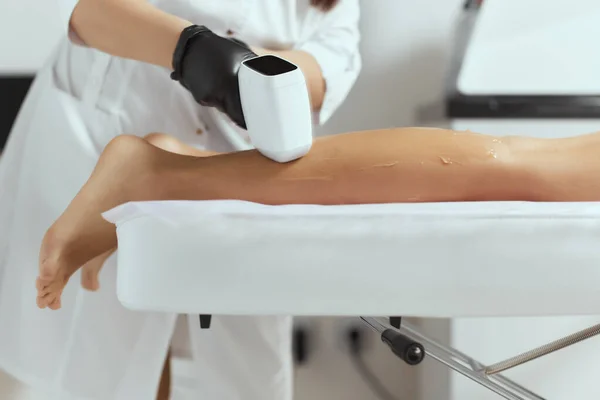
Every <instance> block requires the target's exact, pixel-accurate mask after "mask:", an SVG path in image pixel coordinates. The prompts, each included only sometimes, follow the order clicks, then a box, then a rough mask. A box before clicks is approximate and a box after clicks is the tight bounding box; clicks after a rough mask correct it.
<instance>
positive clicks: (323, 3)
mask: <svg viewBox="0 0 600 400" xmlns="http://www.w3.org/2000/svg"><path fill="white" fill-rule="evenodd" d="M338 2H339V0H310V5H311V6H313V7H317V8H318V9H320V10H321V11H331V10H332V9H333V7H335V6H336V5H337V3H338Z"/></svg>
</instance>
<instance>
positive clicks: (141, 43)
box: [71, 0, 191, 68]
mask: <svg viewBox="0 0 600 400" xmlns="http://www.w3.org/2000/svg"><path fill="white" fill-rule="evenodd" d="M189 25H191V23H190V22H189V21H186V20H184V19H181V18H179V17H176V16H173V15H170V14H167V13H165V12H163V11H161V10H159V9H157V8H156V7H154V6H153V5H151V4H150V3H148V2H146V1H145V0H79V2H78V4H77V6H76V7H75V10H74V11H73V14H72V17H71V28H72V29H73V30H74V32H75V33H76V34H77V35H78V36H79V37H80V38H81V40H82V41H83V42H84V43H85V44H86V45H87V46H89V47H93V48H96V49H98V50H101V51H103V52H106V53H109V54H111V55H115V56H118V57H123V58H131V59H134V60H138V61H143V62H147V63H151V64H156V65H160V66H163V67H167V68H172V62H173V52H174V50H175V46H176V44H177V41H178V39H179V35H180V34H181V31H182V30H183V29H184V28H185V27H187V26H189Z"/></svg>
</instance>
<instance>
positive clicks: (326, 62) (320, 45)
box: [298, 0, 362, 125]
mask: <svg viewBox="0 0 600 400" xmlns="http://www.w3.org/2000/svg"><path fill="white" fill-rule="evenodd" d="M359 19H360V6H359V0H342V1H340V2H339V3H338V5H337V6H336V7H335V8H334V9H333V10H331V11H329V13H327V14H326V15H325V18H324V19H323V20H322V21H321V27H319V28H318V29H317V30H316V32H315V34H314V35H312V36H311V37H309V38H307V40H306V41H305V42H304V43H300V44H299V46H298V49H299V50H303V51H306V52H307V53H310V54H311V55H312V56H313V57H315V59H316V60H317V62H318V63H319V66H320V67H321V71H322V73H323V77H324V78H325V83H326V93H325V98H324V100H323V105H322V107H321V110H320V111H319V113H318V115H317V122H318V123H319V125H323V124H324V123H325V122H327V120H328V119H329V118H330V117H331V116H332V115H333V113H334V111H335V110H336V109H337V108H338V107H339V106H340V105H341V104H342V102H343V101H344V100H345V99H346V96H347V95H348V93H349V92H350V89H352V86H353V85H354V83H355V82H356V78H357V77H358V74H359V73H360V70H361V67H362V60H361V56H360V51H359V42H360V32H359V28H358V22H359Z"/></svg>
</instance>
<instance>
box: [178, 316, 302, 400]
mask: <svg viewBox="0 0 600 400" xmlns="http://www.w3.org/2000/svg"><path fill="white" fill-rule="evenodd" d="M188 324H189V329H190V340H191V343H192V352H193V359H194V361H193V367H192V368H193V369H194V371H193V374H194V378H195V384H196V388H195V389H196V391H195V395H196V396H197V398H207V399H222V400H237V399H244V400H291V399H292V397H293V359H292V318H291V317H236V316H217V315H215V316H214V317H213V320H212V325H211V328H210V329H200V326H199V324H198V316H197V315H190V316H189V320H188Z"/></svg>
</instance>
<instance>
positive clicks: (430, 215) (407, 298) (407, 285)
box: [103, 200, 600, 400]
mask: <svg viewBox="0 0 600 400" xmlns="http://www.w3.org/2000/svg"><path fill="white" fill-rule="evenodd" d="M103 216H104V218H105V219H106V220H108V221H110V222H112V223H114V224H115V225H116V227H117V235H118V245H119V252H118V272H117V274H118V278H117V291H118V297H119V300H120V301H121V302H122V304H123V305H124V306H126V307H128V308H130V309H132V310H142V311H158V312H175V313H181V314H198V315H200V316H201V318H200V320H201V325H202V327H204V328H208V327H209V326H210V316H211V315H293V316H354V317H359V318H361V319H362V321H363V322H364V323H365V324H367V325H368V326H369V327H370V328H371V329H373V330H374V331H376V332H377V333H379V334H380V336H381V339H382V341H383V342H385V343H386V344H387V345H388V346H389V347H390V348H391V350H392V351H393V352H394V354H396V355H397V356H398V357H400V358H401V359H402V360H404V361H405V362H406V363H408V364H410V365H417V364H419V363H420V362H421V361H422V360H423V358H424V357H430V358H432V359H435V360H437V361H439V362H441V363H442V364H444V365H446V366H447V367H449V368H451V369H452V370H454V371H456V372H458V373H460V374H462V375H464V376H465V377H467V378H470V379H471V380H473V381H475V382H477V383H479V384H480V385H483V386H484V387H485V388H488V389H489V390H491V391H493V392H495V393H496V394H498V395H500V396H501V397H503V398H505V399H510V400H532V399H535V400H540V399H542V397H541V396H539V395H536V394H535V393H533V392H532V391H529V390H527V389H526V388H524V387H523V386H521V385H519V384H517V383H516V382H514V381H513V380H511V379H509V378H507V377H505V376H504V375H503V374H502V372H504V371H506V370H508V369H510V368H514V367H516V366H518V365H521V364H523V363H525V362H528V361H531V360H533V359H536V358H539V357H541V356H544V355H546V354H549V353H551V352H554V351H556V350H559V349H562V348H564V347H567V346H570V345H572V344H575V343H577V342H580V341H582V340H584V339H587V338H590V337H592V336H595V335H597V334H598V333H600V324H598V325H596V326H592V327H590V328H588V329H585V330H582V331H579V332H575V333H573V334H572V335H570V336H568V337H564V338H557V340H556V341H555V342H552V343H549V344H547V345H544V346H541V347H539V348H536V349H533V350H531V351H529V352H526V353H522V354H519V355H517V356H515V357H513V358H511V359H508V360H504V361H499V362H498V363H496V364H493V365H483V364H482V363H480V362H478V361H477V360H475V359H473V358H472V357H469V356H468V355H466V354H464V353H462V352H460V351H458V350H456V349H453V348H451V347H450V346H447V345H444V344H443V343H439V342H438V341H436V340H433V339H431V338H429V337H427V336H426V335H424V334H422V333H420V332H419V331H418V330H417V329H416V328H415V327H414V326H412V325H410V324H409V323H407V322H406V321H405V319H403V318H402V317H431V318H460V317H508V316H566V315H597V314H600V301H598V299H599V298H600V243H599V239H600V203H531V202H477V203H475V202H473V203H471V202H461V203H420V204H410V203H406V204H374V205H368V204H367V205H344V206H319V205H282V206H268V205H261V204H256V203H251V202H244V201H237V200H230V201H157V202H132V203H127V204H123V205H121V206H119V207H116V208H114V209H112V210H110V211H108V212H106V213H104V215H103ZM590 298H591V299H593V300H592V301H590Z"/></svg>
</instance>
